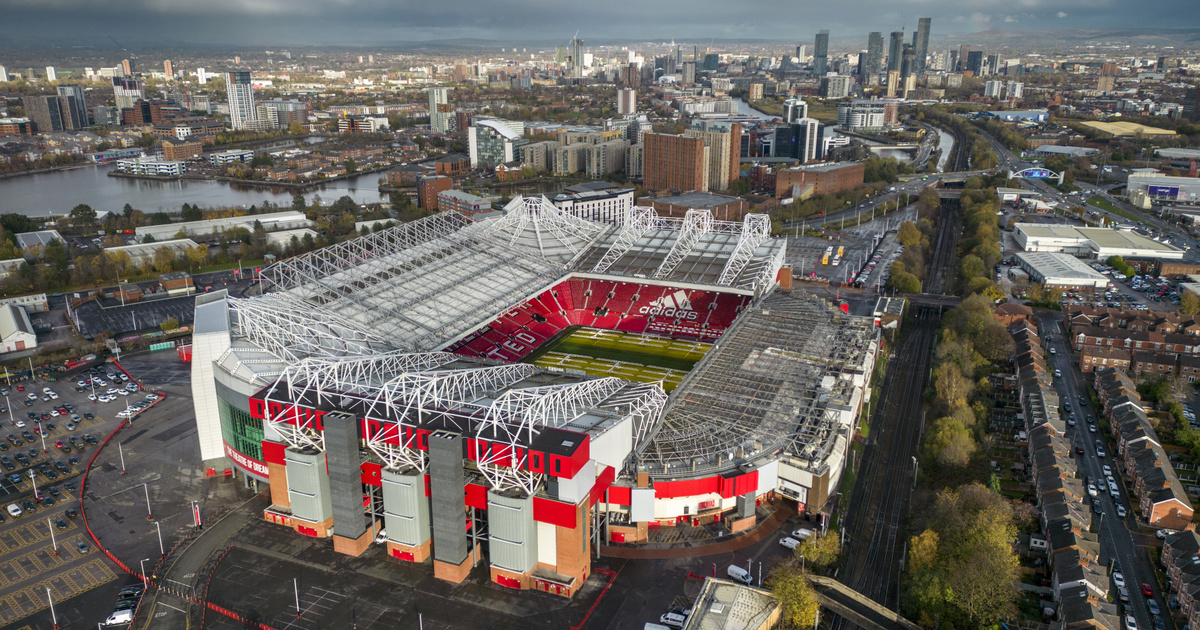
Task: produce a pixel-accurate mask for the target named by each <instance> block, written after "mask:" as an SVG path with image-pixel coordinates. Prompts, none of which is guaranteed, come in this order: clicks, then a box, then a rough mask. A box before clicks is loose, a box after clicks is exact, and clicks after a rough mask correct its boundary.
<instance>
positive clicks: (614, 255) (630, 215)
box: [592, 207, 658, 273]
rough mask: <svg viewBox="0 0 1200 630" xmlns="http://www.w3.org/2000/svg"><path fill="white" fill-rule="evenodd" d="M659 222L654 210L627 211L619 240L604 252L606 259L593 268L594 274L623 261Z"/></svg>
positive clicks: (637, 209)
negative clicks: (643, 236) (623, 257)
mask: <svg viewBox="0 0 1200 630" xmlns="http://www.w3.org/2000/svg"><path fill="white" fill-rule="evenodd" d="M657 221H658V213H656V212H655V211H654V208H641V207H638V208H630V209H628V210H626V211H625V220H624V222H623V225H622V226H621V231H620V233H618V234H617V240H616V241H615V242H614V243H613V244H612V247H609V248H608V251H606V252H604V257H603V258H601V259H600V262H598V263H596V266H595V267H592V273H604V272H605V271H608V268H609V267H611V266H612V264H613V263H615V262H617V261H618V260H620V259H621V257H622V256H624V255H625V252H628V251H629V249H630V248H631V247H633V246H634V244H635V243H637V241H638V239H640V238H641V237H642V235H643V234H645V233H646V232H647V231H648V230H649V229H650V228H651V227H652V226H654V224H655V223H656V222H657Z"/></svg>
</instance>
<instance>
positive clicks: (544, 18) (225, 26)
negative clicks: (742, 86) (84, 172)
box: [0, 0, 1200, 46]
mask: <svg viewBox="0 0 1200 630" xmlns="http://www.w3.org/2000/svg"><path fill="white" fill-rule="evenodd" d="M0 9H3V11H4V13H5V15H6V16H7V19H6V20H5V21H4V25H2V26H0V46H19V45H28V44H30V43H36V42H35V41H34V40H38V39H41V40H45V41H44V43H47V44H55V45H66V44H68V43H70V42H76V43H86V44H88V45H97V44H100V43H110V44H111V41H110V40H109V39H108V38H109V37H112V38H115V39H116V40H117V41H120V42H122V44H123V45H126V46H127V45H130V44H131V43H140V42H164V41H176V42H179V43H187V44H213V45H229V44H252V43H264V44H267V43H273V44H279V43H289V44H292V45H304V44H308V45H316V46H321V45H339V44H363V45H365V44H367V43H371V44H377V43H387V42H391V43H396V44H401V43H405V42H413V43H415V42H436V41H437V40H442V39H451V40H453V39H472V38H474V39H482V40H494V41H529V42H533V41H544V42H547V43H552V42H555V41H560V40H561V41H562V42H564V43H565V42H567V41H568V40H569V39H571V37H572V36H573V33H575V32H576V29H581V34H583V35H584V36H585V37H589V38H590V39H592V40H593V41H595V40H602V39H605V38H620V39H637V38H643V37H652V38H654V39H656V40H657V39H660V38H661V39H663V40H664V41H665V40H667V39H670V38H674V39H676V40H679V39H685V38H691V39H765V40H778V41H797V40H801V41H811V40H812V37H813V35H812V34H815V33H816V31H818V30H829V31H830V34H831V37H830V39H831V43H832V42H841V41H846V40H848V39H859V38H861V39H863V40H864V41H865V38H866V35H867V33H868V32H870V31H881V32H884V33H891V32H893V31H898V30H901V29H903V30H904V31H905V32H906V33H912V32H914V31H916V30H917V26H918V23H917V18H918V17H919V16H931V17H932V18H933V20H934V24H935V27H934V32H933V37H934V38H935V39H938V38H940V37H946V36H951V35H957V34H964V35H965V34H972V33H980V32H984V31H1026V30H1029V31H1041V30H1055V29H1113V28H1151V27H1158V26H1159V25H1160V24H1161V18H1162V17H1163V16H1169V15H1173V16H1175V17H1174V18H1172V20H1173V21H1172V24H1173V25H1178V26H1179V27H1182V28H1189V27H1190V28H1200V20H1192V22H1193V24H1188V23H1187V22H1188V20H1187V18H1186V16H1187V15H1190V14H1191V13H1190V9H1191V5H1190V3H1189V2H1187V0H1154V1H1153V2H1150V3H1148V5H1147V4H1146V3H1143V4H1139V5H1137V6H1133V5H1131V4H1130V3H1124V2H1119V1H1117V0H1109V1H1107V2H1098V3H1093V2H1087V1H1086V0H1061V1H1057V2H1054V3H1046V2H1042V1H1041V0H1026V1H1024V2H1020V3H1017V4H1016V5H1013V6H1011V7H999V6H997V5H994V4H992V3H983V2H978V1H971V2H965V3H951V2H946V1H940V0H939V1H937V2H915V1H910V2H883V1H882V0H868V1H865V2H859V3H856V4H855V6H854V8H853V10H850V11H847V10H845V9H844V8H841V7H834V6H830V5H827V4H823V3H808V4H805V5H801V6H799V7H797V6H796V5H794V4H791V3H785V2H783V1H782V0H766V1H765V2H762V3H759V4H758V5H756V6H755V7H754V10H753V11H742V12H734V13H730V12H729V11H728V9H727V7H726V6H725V5H719V4H717V3H715V2H711V1H710V2H701V3H699V4H696V3H691V4H688V5H682V4H679V3H675V2H660V3H654V4H652V5H649V6H647V5H643V4H640V3H639V4H633V3H630V4H628V5H622V4H621V3H620V2H618V3H616V4H615V5H612V4H607V5H605V6H604V7H603V8H600V7H598V6H595V5H591V6H562V5H554V6H549V5H547V4H546V3H545V2H544V0H516V1H514V2H510V3H508V5H507V6H505V7H504V8H503V10H500V11H497V10H495V9H496V7H495V6H494V5H478V6H477V5H475V4H473V2H471V1H468V2H463V3H455V4H454V5H452V6H451V5H428V4H418V3H409V2H399V3H397V2H387V1H385V0H369V1H368V2H366V3H360V4H359V5H356V7H355V10H354V11H345V10H344V7H341V6H339V5H336V4H330V3H320V2H313V1H311V0H303V1H301V2H282V0H258V1H256V2H250V3H235V2H229V1H227V0H220V1H218V2H215V3H209V4H206V5H204V8H202V9H201V8H198V7H197V6H196V5H194V4H193V3H184V2H181V1H179V0H161V1H157V2H150V1H149V0H135V1H134V2H129V3H122V4H121V5H120V6H119V7H114V6H106V5H102V4H100V3H96V2H93V1H92V0H55V1H53V2H48V3H43V2H34V1H33V0H0ZM624 9H627V10H628V11H629V12H630V14H636V15H638V16H640V18H642V19H639V20H638V22H636V23H628V22H622V21H620V20H611V19H605V18H606V17H611V16H613V15H615V14H619V13H620V12H621V11H622V10H624ZM780 15H792V16H796V17H795V19H792V20H781V19H779V16H780ZM530 16H534V18H533V21H532V22H531V21H530V19H529V18H530ZM1179 18H1183V19H1182V23H1180V19H1179ZM798 33H812V34H807V35H805V36H804V37H803V38H797V34H798Z"/></svg>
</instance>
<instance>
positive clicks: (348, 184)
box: [0, 165, 388, 217]
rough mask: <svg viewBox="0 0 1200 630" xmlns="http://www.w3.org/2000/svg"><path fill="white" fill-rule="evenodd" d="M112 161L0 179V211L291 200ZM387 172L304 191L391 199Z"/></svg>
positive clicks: (328, 198)
mask: <svg viewBox="0 0 1200 630" xmlns="http://www.w3.org/2000/svg"><path fill="white" fill-rule="evenodd" d="M114 168H116V167H115V166H113V165H105V166H87V167H82V168H76V169H71V170H68V171H57V172H54V173H43V174H39V175H27V176H24V177H14V178H12V179H5V180H0V214H7V213H16V214H23V215H26V216H31V217H36V216H45V215H48V214H52V215H54V214H66V213H68V212H70V211H71V208H74V207H75V206H76V205H78V204H81V203H86V204H88V205H89V206H91V207H92V208H94V209H95V210H97V211H102V210H107V211H109V212H120V211H121V209H122V208H124V207H125V204H127V203H128V204H129V205H131V206H133V207H134V208H136V209H138V210H142V211H144V212H158V211H163V212H178V211H179V209H180V207H182V206H183V204H185V203H188V204H193V205H198V206H200V207H202V208H211V207H243V206H244V207H250V206H251V205H254V204H259V205H261V204H262V202H263V201H264V200H270V201H271V203H274V204H278V205H281V206H285V207H286V206H291V204H292V194H293V191H291V190H289V189H284V188H246V187H242V186H237V185H231V184H228V183H225V182H216V181H198V180H179V181H150V180H141V179H127V178H123V177H108V176H107V173H108V172H109V171H110V170H112V169H114ZM381 177H384V174H383V173H366V174H363V175H359V176H357V177H352V178H349V179H343V180H339V181H336V182H330V183H328V184H325V185H324V186H320V187H317V188H313V189H310V190H307V191H305V192H304V198H305V199H306V200H309V201H311V200H312V197H313V195H314V194H318V195H320V196H321V199H322V200H323V201H324V203H325V204H326V205H328V204H330V203H332V202H333V201H335V200H337V199H338V198H339V197H341V196H343V195H348V196H350V198H352V199H354V200H355V201H356V202H358V203H360V204H362V203H374V202H386V201H388V196H387V195H384V194H380V193H379V190H378V188H379V179H380V178H381Z"/></svg>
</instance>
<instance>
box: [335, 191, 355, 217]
mask: <svg viewBox="0 0 1200 630" xmlns="http://www.w3.org/2000/svg"><path fill="white" fill-rule="evenodd" d="M329 211H330V212H331V213H333V214H357V213H358V204H357V203H355V202H354V199H352V198H351V197H350V196H349V195H342V196H341V197H338V200H337V201H335V202H333V205H332V206H330V207H329Z"/></svg>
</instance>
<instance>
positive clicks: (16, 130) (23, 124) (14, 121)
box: [0, 117, 34, 136]
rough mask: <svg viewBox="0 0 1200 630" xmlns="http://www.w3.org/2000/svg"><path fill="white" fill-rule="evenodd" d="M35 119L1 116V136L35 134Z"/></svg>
mask: <svg viewBox="0 0 1200 630" xmlns="http://www.w3.org/2000/svg"><path fill="white" fill-rule="evenodd" d="M33 134H34V130H33V121H32V120H29V119H28V118H11V117H9V118H4V117H0V136H29V135H33Z"/></svg>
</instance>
